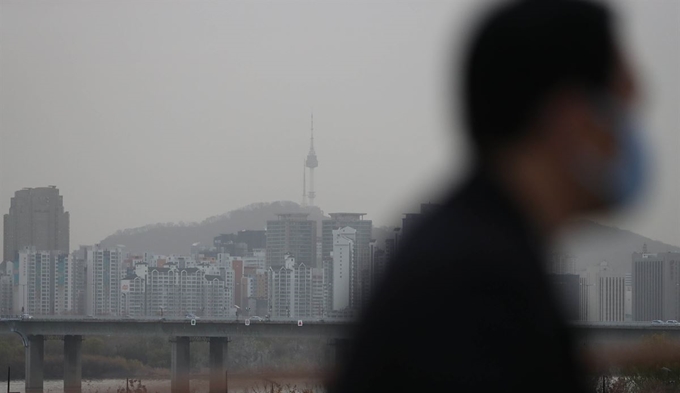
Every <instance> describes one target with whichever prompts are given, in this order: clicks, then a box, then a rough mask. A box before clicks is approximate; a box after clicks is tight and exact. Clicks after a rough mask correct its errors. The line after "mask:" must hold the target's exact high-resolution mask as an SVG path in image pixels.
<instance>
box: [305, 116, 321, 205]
mask: <svg viewBox="0 0 680 393" xmlns="http://www.w3.org/2000/svg"><path fill="white" fill-rule="evenodd" d="M311 115H312V116H311V127H310V136H311V138H310V141H309V153H307V159H306V160H305V167H306V168H309V191H307V201H308V203H309V206H314V198H315V197H316V193H315V192H314V168H316V167H317V166H319V161H318V160H317V158H316V152H315V151H314V111H312V113H311Z"/></svg>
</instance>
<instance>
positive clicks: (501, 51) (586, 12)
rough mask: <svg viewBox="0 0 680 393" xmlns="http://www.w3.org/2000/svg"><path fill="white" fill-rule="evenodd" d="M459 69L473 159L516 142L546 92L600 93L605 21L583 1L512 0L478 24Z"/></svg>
mask: <svg viewBox="0 0 680 393" xmlns="http://www.w3.org/2000/svg"><path fill="white" fill-rule="evenodd" d="M469 45H470V46H469V47H468V48H467V53H466V58H465V62H464V63H463V81H462V83H463V89H462V94H463V97H462V102H463V109H464V110H463V116H464V120H465V123H466V125H467V128H468V131H469V132H470V136H471V139H472V142H473V143H474V145H475V148H476V149H477V152H478V153H480V154H481V155H484V154H486V153H489V152H490V151H492V150H495V148H498V147H501V146H503V145H504V144H506V143H508V142H512V141H514V140H517V139H520V138H521V137H522V136H523V132H524V131H525V130H526V129H527V127H528V126H529V125H530V123H531V122H532V120H534V117H535V116H536V114H537V110H538V109H539V108H538V106H539V105H540V104H541V103H542V102H543V100H544V99H545V98H547V97H548V96H549V95H550V93H554V92H556V91H557V90H558V89H560V88H562V87H565V86H575V87H582V88H584V89H592V90H597V89H602V88H606V87H607V85H608V83H609V81H610V77H611V74H612V71H613V68H614V64H615V63H616V59H615V57H616V53H615V43H614V39H613V26H612V15H611V13H610V11H609V10H608V9H607V8H605V6H604V5H602V4H596V3H593V2H589V1H585V0H516V1H511V2H508V3H504V4H503V5H502V6H500V7H498V8H496V9H495V10H494V11H492V12H491V13H489V14H488V15H487V16H486V17H485V18H484V19H483V20H482V23H481V24H480V25H479V26H478V29H477V30H476V32H475V33H474V34H473V37H472V40H471V41H470V43H469Z"/></svg>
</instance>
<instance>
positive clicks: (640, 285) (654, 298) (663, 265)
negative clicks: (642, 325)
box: [632, 252, 680, 321]
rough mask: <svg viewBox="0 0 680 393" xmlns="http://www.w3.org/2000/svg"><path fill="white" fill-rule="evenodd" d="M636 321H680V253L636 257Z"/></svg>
mask: <svg viewBox="0 0 680 393" xmlns="http://www.w3.org/2000/svg"><path fill="white" fill-rule="evenodd" d="M632 259H633V270H632V284H633V285H632V287H633V288H632V289H633V293H632V298H633V307H632V313H633V320H635V321H652V320H655V319H661V320H669V319H676V320H677V319H680V253H676V252H663V253H647V252H643V253H637V252H635V253H633V256H632Z"/></svg>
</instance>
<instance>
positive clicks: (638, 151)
mask: <svg viewBox="0 0 680 393" xmlns="http://www.w3.org/2000/svg"><path fill="white" fill-rule="evenodd" d="M596 102H597V106H598V108H599V112H600V113H602V115H603V116H606V117H607V118H608V119H610V120H611V121H613V127H612V129H611V132H612V134H613V136H614V139H615V141H616V145H617V151H618V154H617V156H616V157H614V158H609V159H605V158H602V157H600V156H599V155H596V154H595V153H592V152H588V153H585V154H582V155H580V156H579V157H574V158H575V162H574V164H575V165H574V166H573V168H574V170H573V172H574V174H575V175H576V179H577V180H578V181H579V182H580V183H581V185H582V186H584V187H585V188H586V189H588V190H589V191H591V192H592V193H594V194H595V195H597V196H598V197H599V198H601V200H602V201H603V202H604V203H605V204H607V205H608V206H611V207H616V206H620V205H625V204H627V203H630V202H631V201H632V200H634V199H635V198H636V197H637V196H638V195H640V192H641V191H642V189H643V187H644V185H645V182H646V175H647V168H646V165H647V162H646V157H645V149H644V146H643V143H642V140H641V139H642V129H641V128H640V126H639V123H638V121H637V119H636V118H635V116H634V114H633V113H632V112H631V111H629V110H626V109H625V108H624V107H623V106H622V105H620V104H619V103H618V102H617V101H616V100H615V99H613V98H606V99H604V100H602V99H599V100H597V101H596Z"/></svg>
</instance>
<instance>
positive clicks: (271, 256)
mask: <svg viewBox="0 0 680 393" xmlns="http://www.w3.org/2000/svg"><path fill="white" fill-rule="evenodd" d="M308 216H309V213H288V214H279V215H278V219H276V220H270V221H267V247H266V250H267V251H266V257H267V268H270V267H271V268H273V269H274V270H278V269H280V268H281V267H282V266H283V263H284V261H285V258H286V255H287V254H291V255H293V256H294V257H295V260H296V261H297V263H302V264H304V265H305V266H310V267H313V266H316V221H313V220H309V219H308V218H307V217H308Z"/></svg>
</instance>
